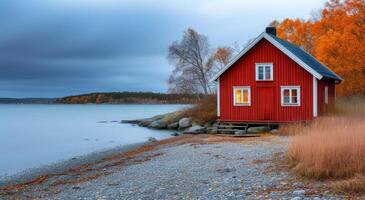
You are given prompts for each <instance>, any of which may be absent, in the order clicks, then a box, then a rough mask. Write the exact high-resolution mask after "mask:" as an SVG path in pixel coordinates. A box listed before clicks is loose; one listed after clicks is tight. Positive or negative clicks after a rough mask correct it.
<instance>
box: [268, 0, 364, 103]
mask: <svg viewBox="0 0 365 200" xmlns="http://www.w3.org/2000/svg"><path fill="white" fill-rule="evenodd" d="M271 25H272V26H276V28H277V30H278V36H279V37H280V38H282V39H284V40H288V41H290V42H292V43H294V44H296V45H298V46H300V47H301V48H303V49H304V50H305V51H307V52H309V53H310V54H311V55H313V56H314V57H315V58H317V59H318V60H319V61H320V62H321V63H323V64H324V65H326V66H327V67H329V68H330V69H331V70H332V71H334V72H336V73H337V74H338V75H340V76H341V77H342V78H343V79H344V81H343V83H341V84H340V85H338V87H337V91H336V92H337V94H338V95H340V96H348V95H361V94H362V95H363V94H365V2H364V1H363V0H345V1H340V0H331V1H328V2H327V3H326V5H325V7H324V8H323V9H320V10H318V11H317V12H314V13H312V18H311V19H308V20H303V19H289V18H287V19H284V20H282V21H281V22H279V21H277V20H275V21H273V22H271Z"/></svg>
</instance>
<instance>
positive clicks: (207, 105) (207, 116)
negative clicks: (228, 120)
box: [181, 95, 217, 125]
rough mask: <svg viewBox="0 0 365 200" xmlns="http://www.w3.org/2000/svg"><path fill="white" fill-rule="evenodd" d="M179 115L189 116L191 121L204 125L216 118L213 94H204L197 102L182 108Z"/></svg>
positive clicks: (215, 101) (215, 102) (215, 100)
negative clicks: (184, 108)
mask: <svg viewBox="0 0 365 200" xmlns="http://www.w3.org/2000/svg"><path fill="white" fill-rule="evenodd" d="M181 115H183V116H189V117H191V118H192V120H193V122H195V123H198V124H200V125H204V124H205V123H207V122H213V121H215V120H216V119H217V98H216V96H215V95H208V96H205V97H204V98H203V99H201V100H200V101H199V103H198V104H196V105H194V106H193V107H191V108H188V109H186V110H184V111H183V112H182V113H181Z"/></svg>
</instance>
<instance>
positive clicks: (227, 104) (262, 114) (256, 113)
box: [220, 39, 313, 122]
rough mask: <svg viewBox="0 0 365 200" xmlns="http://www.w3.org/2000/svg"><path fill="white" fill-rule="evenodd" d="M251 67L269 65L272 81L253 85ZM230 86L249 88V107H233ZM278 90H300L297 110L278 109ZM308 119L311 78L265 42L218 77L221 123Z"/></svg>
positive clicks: (292, 108)
mask: <svg viewBox="0 0 365 200" xmlns="http://www.w3.org/2000/svg"><path fill="white" fill-rule="evenodd" d="M255 63H273V71H274V80H273V81H256V80H255ZM233 86H250V87H251V106H233ZM280 86H300V93H301V94H300V97H301V99H300V102H301V104H300V106H296V107H295V106H292V107H282V106H281V91H280ZM261 92H263V93H265V94H262V93H261ZM259 96H260V97H261V98H260V97H259ZM270 97H271V98H270ZM268 108H269V110H270V112H269V113H268ZM312 118H313V76H312V75H311V74H310V73H308V72H307V71H305V70H304V69H303V68H302V67H301V66H299V65H298V64H297V63H295V62H294V61H293V60H292V59H290V58H289V57H287V56H286V55H285V54H284V53H283V52H281V51H280V50H279V49H277V48H276V47H275V46H273V45H272V44H271V43H270V42H268V41H267V40H265V39H263V40H261V41H260V42H259V43H257V44H256V46H255V47H253V48H252V49H251V50H250V51H249V52H247V53H246V54H245V55H244V56H243V57H241V58H240V59H239V60H238V61H237V62H236V63H235V64H234V65H232V66H231V67H230V68H229V69H228V70H227V71H226V72H225V73H223V74H222V75H221V76H220V120H221V121H247V122H289V121H303V120H310V119H312Z"/></svg>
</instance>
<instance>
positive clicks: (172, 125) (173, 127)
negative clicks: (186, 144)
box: [167, 122, 179, 129]
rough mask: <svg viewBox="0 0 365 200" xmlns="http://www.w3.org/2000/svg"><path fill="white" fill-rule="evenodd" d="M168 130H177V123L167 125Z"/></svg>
mask: <svg viewBox="0 0 365 200" xmlns="http://www.w3.org/2000/svg"><path fill="white" fill-rule="evenodd" d="M167 128H168V129H178V128H179V122H174V123H171V124H169V125H167Z"/></svg>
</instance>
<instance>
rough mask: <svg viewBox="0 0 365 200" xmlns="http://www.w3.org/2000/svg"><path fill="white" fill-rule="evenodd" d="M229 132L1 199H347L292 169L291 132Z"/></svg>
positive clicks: (5, 194)
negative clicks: (287, 156) (287, 162)
mask: <svg viewBox="0 0 365 200" xmlns="http://www.w3.org/2000/svg"><path fill="white" fill-rule="evenodd" d="M194 137H198V136H194ZM225 138H227V137H220V136H199V137H198V139H197V140H191V141H194V142H189V141H185V142H182V143H180V144H174V145H171V144H170V145H163V146H161V147H159V148H153V149H151V150H149V151H145V152H143V153H140V154H131V155H129V157H128V159H127V160H123V159H122V158H120V159H115V157H114V158H113V159H105V162H102V163H101V162H99V163H94V164H93V165H92V166H90V165H89V166H88V168H86V169H87V170H79V171H77V170H76V171H77V172H78V173H76V174H71V173H68V174H61V175H58V176H54V177H51V178H49V177H48V178H47V180H46V181H42V182H41V183H40V184H31V185H30V186H27V187H24V188H21V189H20V190H19V188H17V189H18V190H15V189H14V188H13V190H12V188H7V189H6V190H3V193H1V190H0V199H1V197H2V198H4V199H11V198H16V197H19V198H21V199H26V198H40V199H295V200H299V199H345V197H344V196H339V195H336V194H332V193H331V192H330V190H329V189H328V186H327V185H326V184H325V183H319V182H318V183H313V182H307V181H302V180H299V179H297V178H295V177H294V176H292V175H291V174H290V173H288V170H287V169H286V168H285V166H284V165H283V162H281V161H282V159H283V156H284V154H283V153H284V152H285V151H286V148H287V144H288V140H289V139H288V138H287V137H279V136H264V137H260V138H234V139H225ZM124 159H125V157H124ZM80 172H84V173H80ZM85 174H86V175H85ZM72 176H77V179H72ZM72 180H74V181H72ZM1 195H2V196H1Z"/></svg>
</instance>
